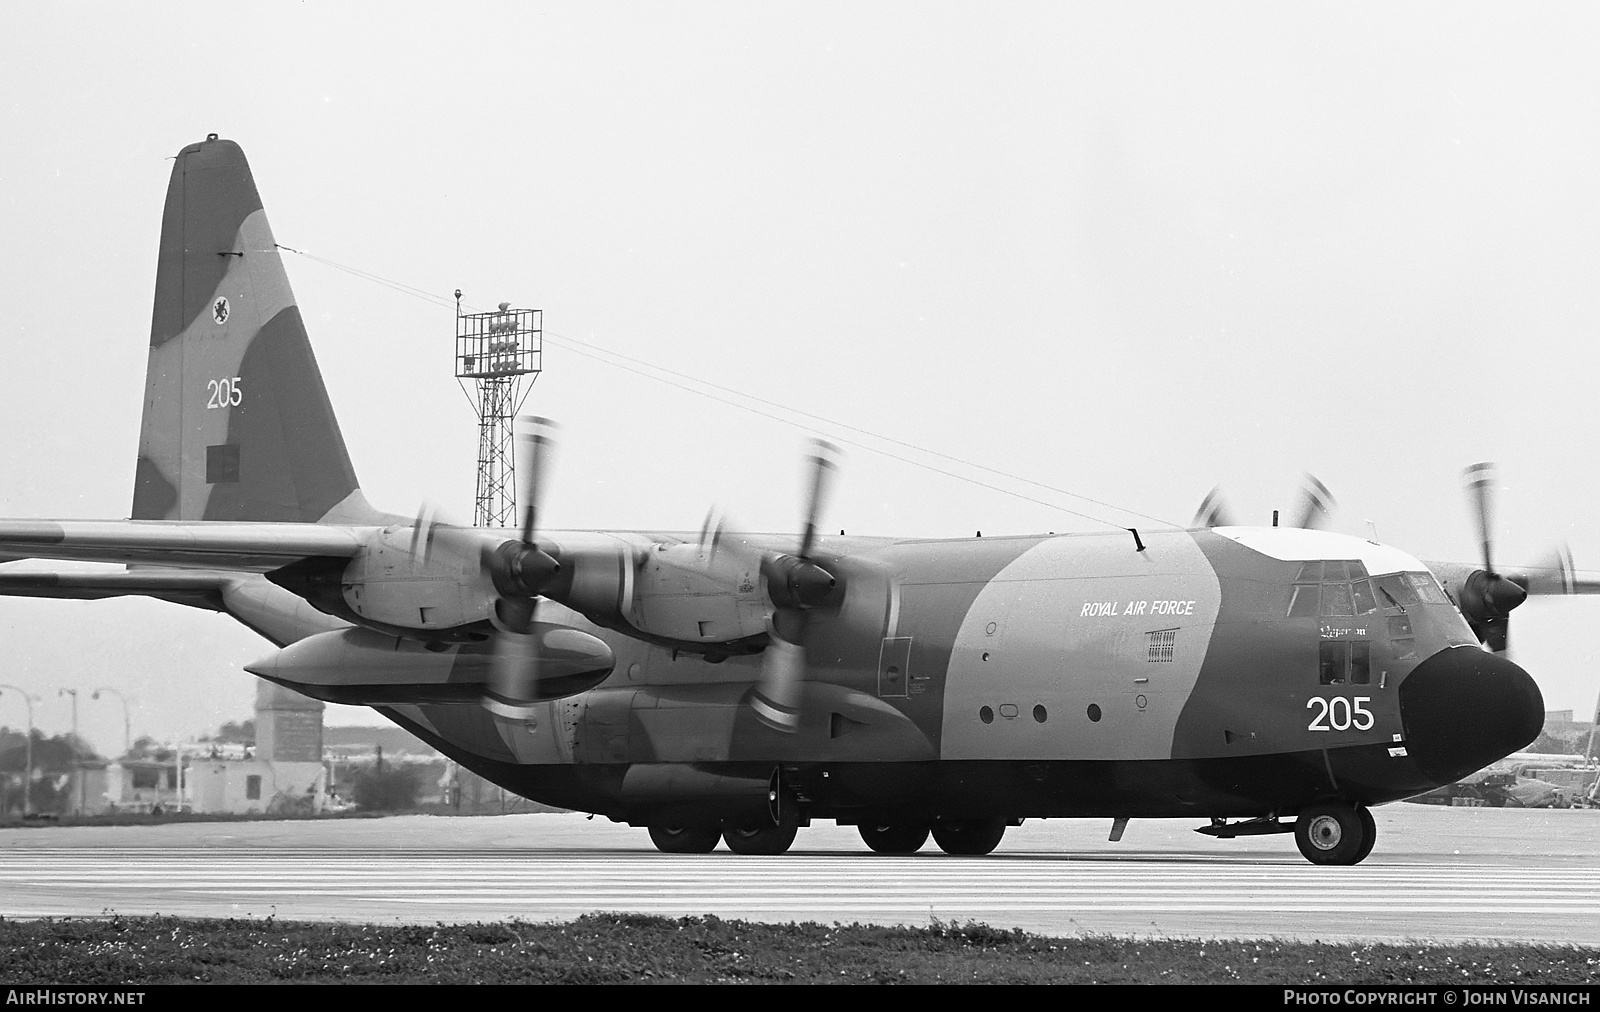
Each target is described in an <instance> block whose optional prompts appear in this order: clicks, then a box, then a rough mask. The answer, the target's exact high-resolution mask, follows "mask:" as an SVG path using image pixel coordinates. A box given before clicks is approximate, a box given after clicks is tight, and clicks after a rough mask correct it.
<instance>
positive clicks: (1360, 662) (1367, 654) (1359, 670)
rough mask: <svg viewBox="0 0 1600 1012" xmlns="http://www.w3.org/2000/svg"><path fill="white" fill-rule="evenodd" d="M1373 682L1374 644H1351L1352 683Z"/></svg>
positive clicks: (1363, 683) (1364, 683)
mask: <svg viewBox="0 0 1600 1012" xmlns="http://www.w3.org/2000/svg"><path fill="white" fill-rule="evenodd" d="M1371 682H1372V644H1371V643H1363V642H1356V643H1352V644H1350V684H1351V685H1368V684H1370V683H1371Z"/></svg>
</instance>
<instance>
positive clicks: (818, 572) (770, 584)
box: [750, 439, 839, 734]
mask: <svg viewBox="0 0 1600 1012" xmlns="http://www.w3.org/2000/svg"><path fill="white" fill-rule="evenodd" d="M838 456H839V448H838V447H837V446H834V445H833V444H832V443H828V442H825V441H823V440H821V439H813V440H812V441H811V444H810V452H809V453H808V454H807V455H806V466H807V467H808V468H809V470H810V475H809V477H810V491H809V493H808V495H807V501H806V507H805V522H804V525H803V527H802V529H801V534H800V547H799V550H798V551H797V552H796V553H795V554H794V555H767V556H763V558H762V559H761V575H762V577H763V578H764V579H765V580H766V584H767V596H768V597H769V598H770V599H771V600H772V606H773V611H772V618H771V621H770V628H769V629H768V630H767V631H768V634H769V636H770V640H771V641H770V642H769V643H768V644H767V647H766V649H765V650H763V651H762V654H761V669H760V680H759V682H758V683H757V685H756V689H755V692H754V694H753V695H752V696H751V700H750V704H751V706H752V708H753V709H754V710H755V712H756V716H757V717H759V718H760V719H761V721H762V723H764V724H766V725H767V726H768V727H771V728H773V729H775V730H778V731H783V732H785V733H791V734H792V733H793V732H794V731H796V730H798V729H799V727H800V696H801V692H802V689H803V685H802V682H803V681H804V679H805V673H806V653H805V646H804V643H805V636H806V628H807V626H808V625H809V624H810V621H811V613H812V611H813V609H815V608H816V607H817V606H819V605H821V604H823V603H825V602H826V601H827V600H828V598H829V597H830V596H831V595H832V594H833V590H834V588H835V587H836V586H837V584H838V581H837V580H836V579H835V578H834V576H833V574H832V573H830V572H828V571H827V570H826V569H824V568H823V567H821V566H819V565H818V564H817V563H816V562H814V561H812V558H811V551H812V549H813V548H814V547H815V545H816V539H817V523H818V520H819V519H820V517H821V514H822V509H823V506H824V504H825V503H826V500H827V496H828V492H829V489H830V487H831V485H832V481H833V475H834V472H836V471H837V470H838V462H837V459H838Z"/></svg>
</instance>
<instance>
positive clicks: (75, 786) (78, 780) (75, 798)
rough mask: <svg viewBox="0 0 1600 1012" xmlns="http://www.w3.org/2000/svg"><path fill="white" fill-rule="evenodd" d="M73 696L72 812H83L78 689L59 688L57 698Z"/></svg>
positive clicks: (77, 813)
mask: <svg viewBox="0 0 1600 1012" xmlns="http://www.w3.org/2000/svg"><path fill="white" fill-rule="evenodd" d="M62 696H71V697H72V814H73V815H82V814H83V769H82V767H80V766H79V765H78V690H77V689H57V690H56V698H57V699H59V698H61V697H62Z"/></svg>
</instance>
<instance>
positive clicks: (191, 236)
mask: <svg viewBox="0 0 1600 1012" xmlns="http://www.w3.org/2000/svg"><path fill="white" fill-rule="evenodd" d="M341 504H343V508H342V509H339V510H338V511H337V514H336V515H337V516H339V517H341V518H344V519H352V520H353V519H359V518H360V516H361V514H363V513H365V512H366V511H367V510H368V509H369V508H368V507H366V504H365V500H363V499H362V498H361V495H360V493H359V491H358V486H357V482H356V476H355V470H354V469H353V468H352V467H351V466H350V456H349V454H348V453H347V452H346V451H345V445H344V437H343V436H342V435H340V433H339V425H338V422H337V421H336V420H335V419H334V416H333V408H332V406H331V405H330V404H329V403H328V391H327V388H326V387H324V386H323V382H322V372H321V371H320V370H319V369H318V368H317V360H316V358H315V356H313V355H312V353H311V344H310V341H309V340H308V339H307V337H306V329H305V325H304V324H303V323H302V322H301V319H300V310H299V308H298V307H297V306H296V305H295V301H294V293H293V292H291V291H290V290H289V278H288V275H287V274H285V273H284V269H283V261H282V259H281V257H280V255H279V252H278V247H277V245H276V243H274V241H273V238H272V230H271V229H270V228H269V227H268V226H267V218H266V215H265V213H264V212H263V211H262V209H261V198H260V196H258V195H257V193H256V184H255V180H254V179H253V178H252V177H251V175H250V166H249V164H248V163H247V162H246V161H245V158H244V152H243V151H241V150H240V149H239V145H237V144H235V143H234V142H232V141H225V140H218V139H217V138H216V135H215V134H213V135H212V136H211V137H210V138H209V139H207V140H205V141H203V142H201V143H199V144H191V145H189V146H188V147H186V148H184V149H183V150H182V151H180V152H178V158H177V163H176V164H175V165H174V166H173V168H172V181H171V183H170V184H169V185H168V187H167V205H166V210H165V212H164V213H163V215H162V218H161V254H160V262H159V265H158V267H157V269H156V298H155V311H154V313H153V314H152V318H151V322H150V367H149V371H148V373H147V374H146V377H145V392H144V424H143V426H142V428H141V430H140V435H139V464H138V471H137V473H136V474H135V477H134V492H133V519H135V520H267V521H302V522H314V521H318V520H322V519H324V518H329V519H332V518H330V517H329V514H330V512H334V511H335V508H336V507H339V506H341Z"/></svg>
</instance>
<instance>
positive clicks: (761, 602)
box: [631, 544, 772, 645]
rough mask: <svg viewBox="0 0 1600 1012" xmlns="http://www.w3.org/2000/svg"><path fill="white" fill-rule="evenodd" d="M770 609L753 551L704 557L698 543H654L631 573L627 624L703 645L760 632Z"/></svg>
mask: <svg viewBox="0 0 1600 1012" xmlns="http://www.w3.org/2000/svg"><path fill="white" fill-rule="evenodd" d="M771 609H772V605H771V602H770V601H768V599H767V595H766V593H765V592H764V591H763V589H762V586H761V572H760V556H758V555H755V554H753V553H745V552H739V553H734V552H724V553H722V554H720V555H717V556H709V555H707V553H705V552H704V551H703V550H702V549H701V547H700V546H699V545H692V544H679V545H655V546H652V548H651V549H650V550H649V551H647V552H645V553H643V554H642V556H641V557H640V559H639V563H638V570H637V572H636V573H635V575H634V599H633V614H632V616H631V624H632V625H633V627H634V628H635V629H638V630H639V631H640V632H642V633H645V634H646V635H648V636H652V637H656V638H659V639H663V640H672V641H675V642H680V643H684V644H691V645H703V644H717V643H734V642H738V641H740V640H745V639H748V638H750V637H753V636H760V635H762V634H763V633H765V632H766V631H767V615H768V613H769V612H770V611H771Z"/></svg>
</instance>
